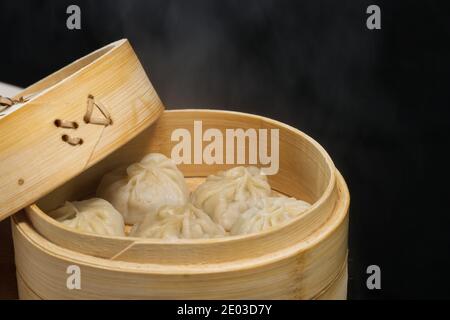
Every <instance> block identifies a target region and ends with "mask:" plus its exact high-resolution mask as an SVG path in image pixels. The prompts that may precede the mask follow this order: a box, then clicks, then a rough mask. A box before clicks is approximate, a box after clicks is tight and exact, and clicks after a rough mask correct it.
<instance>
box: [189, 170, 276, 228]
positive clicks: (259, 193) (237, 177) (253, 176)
mask: <svg viewBox="0 0 450 320" xmlns="http://www.w3.org/2000/svg"><path fill="white" fill-rule="evenodd" d="M270 193H271V188H270V185H269V183H268V182H267V177H266V176H265V175H263V174H262V173H261V170H260V169H258V168H257V167H235V168H232V169H230V170H227V171H221V172H219V173H217V174H213V175H210V176H208V177H207V179H206V180H205V182H203V183H202V184H201V185H200V186H198V188H197V189H196V190H195V191H194V192H193V193H192V197H191V200H192V203H193V204H194V205H195V206H196V207H197V208H201V209H203V211H205V212H206V213H207V214H208V215H209V216H210V217H211V218H212V219H213V220H214V221H215V222H216V223H218V224H220V225H221V226H222V227H223V228H224V229H225V230H226V231H229V230H231V227H232V226H233V224H234V223H235V222H236V220H237V218H238V217H239V216H240V214H241V213H242V212H244V211H245V210H247V209H248V208H250V207H252V206H253V205H254V204H255V203H256V202H257V201H258V200H259V199H261V198H263V197H267V196H269V195H270Z"/></svg>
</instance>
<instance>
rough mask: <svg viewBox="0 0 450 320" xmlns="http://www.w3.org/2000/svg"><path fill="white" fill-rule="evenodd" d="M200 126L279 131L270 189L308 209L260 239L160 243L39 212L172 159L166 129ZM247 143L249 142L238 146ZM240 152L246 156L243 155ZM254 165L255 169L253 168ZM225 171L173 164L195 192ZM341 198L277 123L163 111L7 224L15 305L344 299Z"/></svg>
mask: <svg viewBox="0 0 450 320" xmlns="http://www.w3.org/2000/svg"><path fill="white" fill-rule="evenodd" d="M198 120H201V121H202V123H203V127H204V129H205V130H206V129H207V128H216V129H219V130H220V131H221V132H225V130H226V129H233V128H242V129H244V130H246V129H250V128H253V129H279V150H280V155H279V160H280V164H279V167H280V169H279V171H278V173H277V174H276V175H273V176H269V181H270V183H271V185H272V188H273V189H274V191H275V192H278V193H282V194H286V195H289V196H293V197H296V198H298V199H304V200H307V201H309V202H311V203H314V204H313V206H312V207H311V209H309V210H308V211H307V212H306V213H305V214H304V215H302V216H300V217H298V218H296V219H295V220H293V221H291V222H290V223H288V224H286V225H283V226H280V227H277V228H273V229H271V230H267V231H264V232H261V233H257V234H252V235H245V236H233V237H226V238H220V239H201V240H183V241H181V240H180V241H174V242H166V241H162V240H154V239H138V238H131V237H105V236H97V235H91V234H82V233H79V232H76V231H74V230H71V229H69V228H67V227H65V226H63V225H61V224H59V223H58V222H56V221H55V220H54V219H53V218H52V217H50V216H48V215H47V214H46V212H49V211H50V210H52V209H54V208H56V207H57V206H59V205H61V204H62V203H63V202H64V201H65V200H79V199H83V198H86V197H89V196H91V195H92V194H93V192H94V191H95V188H96V186H97V185H98V183H99V181H100V179H101V177H102V176H103V175H104V174H105V173H106V172H108V171H110V170H112V169H114V168H116V167H119V166H121V165H126V164H130V163H132V162H134V161H138V160H140V159H141V158H142V157H143V156H144V155H145V154H147V153H149V152H160V153H163V154H165V155H167V156H170V155H171V150H172V147H173V146H174V144H175V142H173V141H171V133H172V131H173V130H174V129H177V128H186V129H188V130H189V131H190V132H191V133H192V134H194V133H193V129H192V128H193V123H194V121H198ZM247 146H248V145H247ZM247 151H248V150H247ZM261 165H262V164H261ZM229 167H230V166H229V165H206V164H195V165H194V164H192V165H191V164H182V165H179V168H180V169H181V170H182V172H183V173H184V175H185V177H186V179H187V180H188V183H189V185H190V186H191V187H192V188H194V187H195V186H196V185H198V184H199V183H200V182H201V181H202V180H203V179H204V177H206V176H207V175H209V174H211V173H215V172H217V171H219V170H223V169H227V168H229ZM349 201H350V199H349V192H348V189H347V186H346V184H345V181H344V179H343V178H342V176H341V175H340V173H339V172H338V171H337V170H336V168H335V167H334V164H333V162H332V160H331V159H330V157H329V156H328V154H327V153H326V151H325V150H324V149H323V148H322V147H321V146H320V145H319V144H318V143H317V142H315V141H314V140H313V139H311V138H310V137H308V136H307V135H305V134H304V133H302V132H300V131H299V130H297V129H295V128H292V127H290V126H288V125H285V124H283V123H280V122H277V121H274V120H271V119H268V118H264V117H260V116H255V115H250V114H243V113H237V112H230V111H212V110H176V111H175V110H174V111H165V112H164V113H163V114H162V116H161V117H160V118H159V119H158V120H157V121H156V122H155V123H154V124H153V125H152V126H150V127H148V128H147V129H145V130H144V131H143V132H142V133H140V134H139V135H138V136H136V137H135V138H134V139H132V140H131V141H129V142H128V143H126V144H125V145H123V146H122V147H121V148H119V149H118V150H116V151H115V152H113V153H111V154H110V155H109V156H107V157H106V158H105V159H103V160H102V161H100V162H98V163H97V164H95V165H94V166H92V167H91V168H89V169H87V170H85V171H84V172H83V173H81V174H80V175H78V176H77V177H75V178H73V179H71V180H70V181H68V182H66V183H65V184H64V185H62V186H60V187H59V188H57V189H55V190H54V191H53V192H51V193H49V194H48V195H46V196H44V197H42V198H41V199H39V200H38V201H37V202H36V203H35V204H33V205H31V206H29V207H27V208H26V209H25V210H24V211H23V212H21V213H19V214H17V215H15V216H14V217H13V218H12V222H13V223H12V229H13V238H14V247H15V257H16V267H17V275H18V277H17V278H18V288H19V295H20V298H22V299H345V298H346V291H347V235H348V208H349ZM70 265H77V266H79V267H80V270H81V290H69V289H68V288H67V286H66V282H67V278H68V274H67V273H66V271H67V268H68V266H70Z"/></svg>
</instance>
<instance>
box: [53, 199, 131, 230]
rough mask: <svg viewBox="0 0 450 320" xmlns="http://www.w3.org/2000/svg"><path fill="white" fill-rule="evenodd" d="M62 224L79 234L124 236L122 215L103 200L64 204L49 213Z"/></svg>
mask: <svg viewBox="0 0 450 320" xmlns="http://www.w3.org/2000/svg"><path fill="white" fill-rule="evenodd" d="M50 216H52V217H54V218H55V219H56V220H58V221H59V222H61V223H62V224H64V225H66V226H68V227H69V228H73V229H75V230H77V231H80V232H87V233H95V234H99V235H105V236H125V233H124V228H125V224H124V222H123V217H122V215H121V214H120V213H119V212H118V211H117V210H116V209H114V207H113V206H112V205H111V204H110V203H109V202H108V201H105V200H103V199H98V198H93V199H89V200H84V201H75V202H68V201H67V202H66V203H65V205H64V206H62V207H60V208H58V209H56V210H54V211H52V212H50Z"/></svg>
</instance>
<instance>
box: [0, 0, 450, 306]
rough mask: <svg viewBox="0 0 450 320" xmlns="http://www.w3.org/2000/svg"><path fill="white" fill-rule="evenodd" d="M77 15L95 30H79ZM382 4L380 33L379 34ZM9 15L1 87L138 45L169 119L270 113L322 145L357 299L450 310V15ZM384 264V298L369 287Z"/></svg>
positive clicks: (393, 10) (399, 7)
mask: <svg viewBox="0 0 450 320" xmlns="http://www.w3.org/2000/svg"><path fill="white" fill-rule="evenodd" d="M70 4H77V5H79V6H80V7H81V11H82V30H78V31H76V30H75V31H70V30H68V29H67V28H66V19H67V17H68V15H67V14H66V8H67V6H68V5H70ZM370 4H377V5H379V6H380V7H381V12H382V29H381V30H368V29H367V28H366V19H367V17H368V15H367V14H366V8H367V6H368V5H370ZM0 14H1V18H0V41H1V43H2V45H1V49H0V66H1V68H0V81H3V82H9V83H12V84H16V85H19V86H27V85H29V84H32V83H33V82H35V81H37V80H39V79H40V78H42V77H44V76H45V75H47V74H49V73H51V72H53V71H55V70H56V69H58V68H60V67H62V66H64V65H66V64H67V63H69V62H71V61H73V60H74V59H76V58H79V57H81V56H83V55H85V54H87V53H89V52H91V51H93V50H95V49H97V48H99V47H101V46H103V45H105V44H107V43H109V42H112V41H114V40H117V39H120V38H124V37H126V38H128V39H129V40H130V41H131V43H132V45H133V47H134V49H135V51H136V52H137V54H138V56H139V57H140V59H141V62H142V64H143V65H144V67H145V69H146V70H147V72H148V74H149V76H150V78H151V80H152V83H153V85H154V86H155V88H156V90H157V91H158V93H159V95H160V97H161V98H162V100H163V102H164V103H165V104H166V106H168V108H169V109H170V108H182V107H196V108H199V107H208V108H218V109H230V110H239V111H243V112H250V113H257V114H261V115H265V116H269V117H271V118H274V119H278V120H281V121H283V122H285V123H288V124H290V125H293V126H295V127H297V128H299V129H301V130H302V131H304V132H306V133H307V134H309V135H311V136H312V137H314V138H315V139H316V140H317V141H319V142H320V143H321V144H322V145H323V146H324V147H325V149H327V150H328V152H329V153H330V155H331V156H332V158H333V160H334V162H335V164H336V166H337V167H338V168H339V170H340V171H341V172H342V173H343V175H344V177H345V178H346V180H347V183H348V185H349V188H350V192H351V196H352V203H351V221H350V226H351V230H350V282H349V297H350V298H354V299H361V298H385V299H394V298H450V293H449V292H450V290H449V286H450V275H449V274H450V232H449V231H450V228H449V227H450V212H449V210H448V207H449V206H448V203H449V201H450V199H449V198H450V194H449V183H448V181H449V174H448V170H447V167H448V165H447V164H448V163H449V153H448V151H447V150H448V148H449V139H448V138H449V134H448V130H449V124H450V119H449V115H450V112H449V99H448V98H449V93H448V92H449V91H450V86H449V84H450V83H449V82H450V81H449V67H450V63H449V59H450V50H449V46H448V44H449V40H450V27H449V23H448V20H449V16H450V11H446V10H445V8H444V7H443V6H442V5H440V4H439V3H438V2H435V1H425V0H423V1H356V0H355V1H333V0H329V1H320V0H308V1H268V0H259V1H244V0H240V1H137V0H108V1H106V0H97V1H93V0H91V1H23V0H14V1H4V0H2V1H1V3H0ZM0 165H1V164H0ZM371 264H376V265H379V266H380V267H381V272H382V289H381V290H379V291H370V290H368V289H367V288H366V285H365V281H366V278H367V275H366V268H367V266H368V265H371Z"/></svg>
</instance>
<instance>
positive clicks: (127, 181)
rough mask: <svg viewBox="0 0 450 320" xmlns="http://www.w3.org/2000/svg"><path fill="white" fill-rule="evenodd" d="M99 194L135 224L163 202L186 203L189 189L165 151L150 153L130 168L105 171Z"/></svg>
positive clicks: (128, 222)
mask: <svg viewBox="0 0 450 320" xmlns="http://www.w3.org/2000/svg"><path fill="white" fill-rule="evenodd" d="M97 195H98V196H99V197H101V198H103V199H106V200H108V201H109V202H111V204H112V205H113V206H114V207H115V208H116V209H117V210H118V211H119V212H120V213H122V215H123V217H124V219H125V223H127V224H135V223H138V222H140V221H142V220H143V218H144V217H145V216H146V215H151V214H154V213H155V212H156V211H157V210H158V209H159V208H160V207H162V206H164V205H183V204H185V203H186V202H187V200H188V196H189V191H188V188H187V185H186V182H185V181H184V177H183V174H182V173H181V171H179V170H178V168H177V166H176V165H175V163H174V162H173V161H172V160H171V159H169V158H167V157H166V156H165V155H163V154H159V153H150V154H148V155H147V156H145V157H144V158H143V159H142V160H141V161H140V162H138V163H134V164H132V165H130V166H129V167H128V168H127V169H118V170H115V171H113V172H111V173H109V174H106V175H105V176H104V177H103V179H102V181H101V183H100V185H99V187H98V189H97Z"/></svg>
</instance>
